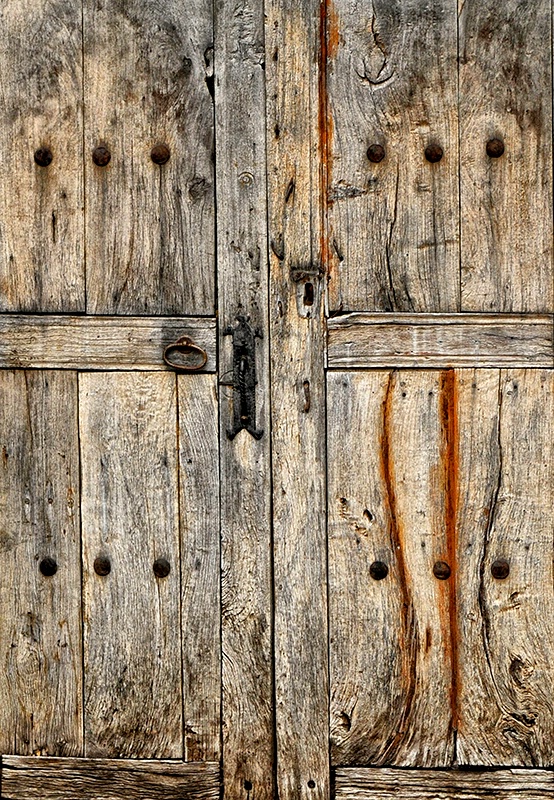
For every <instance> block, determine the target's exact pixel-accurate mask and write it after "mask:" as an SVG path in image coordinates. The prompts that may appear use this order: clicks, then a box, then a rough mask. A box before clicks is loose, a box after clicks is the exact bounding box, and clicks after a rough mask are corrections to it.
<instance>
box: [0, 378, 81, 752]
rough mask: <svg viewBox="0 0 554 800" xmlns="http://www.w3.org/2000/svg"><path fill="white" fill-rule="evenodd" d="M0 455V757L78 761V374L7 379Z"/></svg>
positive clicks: (0, 392) (0, 381)
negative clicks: (49, 571)
mask: <svg viewBox="0 0 554 800" xmlns="http://www.w3.org/2000/svg"><path fill="white" fill-rule="evenodd" d="M0 447H1V448H2V459H1V467H0V552H1V555H2V571H1V576H0V664H1V667H0V697H1V698H2V702H1V703H0V752H15V753H20V754H25V755H27V754H31V753H35V754H50V755H81V754H82V750H83V709H82V646H81V612H80V609H81V547H80V526H79V449H78V447H79V441H78V428H77V377H76V375H75V374H74V373H67V372H66V373H61V372H49V373H36V372H35V373H27V372H24V371H23V370H17V371H1V372H0ZM44 558H53V559H55V560H56V562H57V564H58V572H57V573H56V574H55V575H53V576H51V577H45V576H44V575H42V574H41V572H40V571H39V564H40V562H41V561H42V559H44Z"/></svg>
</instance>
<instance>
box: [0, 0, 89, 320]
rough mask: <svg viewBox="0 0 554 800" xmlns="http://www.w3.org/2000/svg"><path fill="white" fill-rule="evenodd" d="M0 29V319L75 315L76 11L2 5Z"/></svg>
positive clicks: (78, 227)
mask: <svg viewBox="0 0 554 800" xmlns="http://www.w3.org/2000/svg"><path fill="white" fill-rule="evenodd" d="M0 24H1V26H2V37H1V39H0V75H2V82H1V98H2V126H1V129H0V164H1V165H2V166H1V170H2V180H1V181H0V311H43V312H44V311H48V312H62V311H63V312H70V311H83V310H84V305H85V280H84V263H83V225H84V218H83V174H82V172H83V170H82V136H83V131H82V111H83V107H82V92H83V85H82V81H83V76H82V57H81V49H82V28H81V4H80V3H79V2H78V3H68V2H63V1H62V0H36V2H30V0H23V2H22V0H6V2H4V3H2V9H1V10H0ZM40 149H42V150H43V151H45V150H49V151H50V156H51V162H50V163H49V165H48V166H40V165H39V164H37V163H36V162H35V160H34V157H33V156H34V153H35V151H37V150H40ZM40 160H42V162H43V163H46V161H48V157H47V154H46V153H45V152H43V154H42V159H41V158H39V161H40Z"/></svg>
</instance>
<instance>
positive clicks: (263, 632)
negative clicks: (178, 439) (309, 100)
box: [215, 0, 275, 800]
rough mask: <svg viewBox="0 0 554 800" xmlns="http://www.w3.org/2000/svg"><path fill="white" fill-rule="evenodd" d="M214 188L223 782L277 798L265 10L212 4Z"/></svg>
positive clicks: (246, 793)
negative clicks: (242, 405) (239, 362)
mask: <svg viewBox="0 0 554 800" xmlns="http://www.w3.org/2000/svg"><path fill="white" fill-rule="evenodd" d="M215 26H216V35H215V107H216V142H217V153H216V164H217V175H216V188H217V198H218V225H217V231H218V242H217V263H218V314H219V322H220V327H219V335H220V339H219V364H220V383H221V389H220V406H219V407H220V448H221V547H222V552H221V569H222V585H221V591H222V598H221V605H222V648H223V652H222V667H223V710H222V726H223V783H224V796H225V798H226V800H238V799H239V798H240V800H252V799H253V798H256V800H273V798H274V797H275V781H274V715H273V686H272V681H273V675H272V636H273V621H272V591H271V581H272V578H271V462H270V421H269V335H268V310H267V292H268V279H267V256H266V248H267V201H266V161H265V86H264V28H263V26H264V9H263V4H261V3H259V2H257V0H217V2H216V3H215ZM237 315H243V316H245V317H248V318H249V324H250V325H251V327H252V329H253V330H255V331H258V332H259V333H261V334H262V336H263V338H256V341H255V348H256V352H255V363H256V387H255V402H256V419H255V428H257V429H258V430H262V431H263V435H262V436H261V438H260V439H255V438H254V437H253V436H251V435H250V434H249V433H248V432H247V431H245V430H243V431H241V432H240V433H238V434H237V435H236V436H235V437H234V438H233V439H232V440H231V439H229V437H228V435H227V431H229V430H231V429H232V427H233V419H234V408H235V403H236V402H239V400H238V398H237V397H235V396H234V395H235V392H234V391H233V388H232V386H231V385H230V384H231V383H232V381H233V378H234V369H233V368H234V364H233V352H232V351H233V342H232V336H230V335H225V331H226V329H228V327H229V326H231V327H233V326H236V324H237V321H236V317H237Z"/></svg>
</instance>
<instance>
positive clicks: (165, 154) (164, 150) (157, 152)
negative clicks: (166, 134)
mask: <svg viewBox="0 0 554 800" xmlns="http://www.w3.org/2000/svg"><path fill="white" fill-rule="evenodd" d="M170 155H171V153H170V151H169V147H168V146H167V145H166V144H157V145H154V147H153V148H152V151H151V153H150V158H151V159H152V161H153V162H154V164H167V162H168V161H169V157H170Z"/></svg>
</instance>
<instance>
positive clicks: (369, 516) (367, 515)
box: [363, 508, 375, 522]
mask: <svg viewBox="0 0 554 800" xmlns="http://www.w3.org/2000/svg"><path fill="white" fill-rule="evenodd" d="M363 516H364V517H365V518H366V519H367V521H368V522H373V520H374V519H375V517H374V516H373V514H372V513H371V511H369V510H368V509H367V508H364V513H363Z"/></svg>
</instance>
